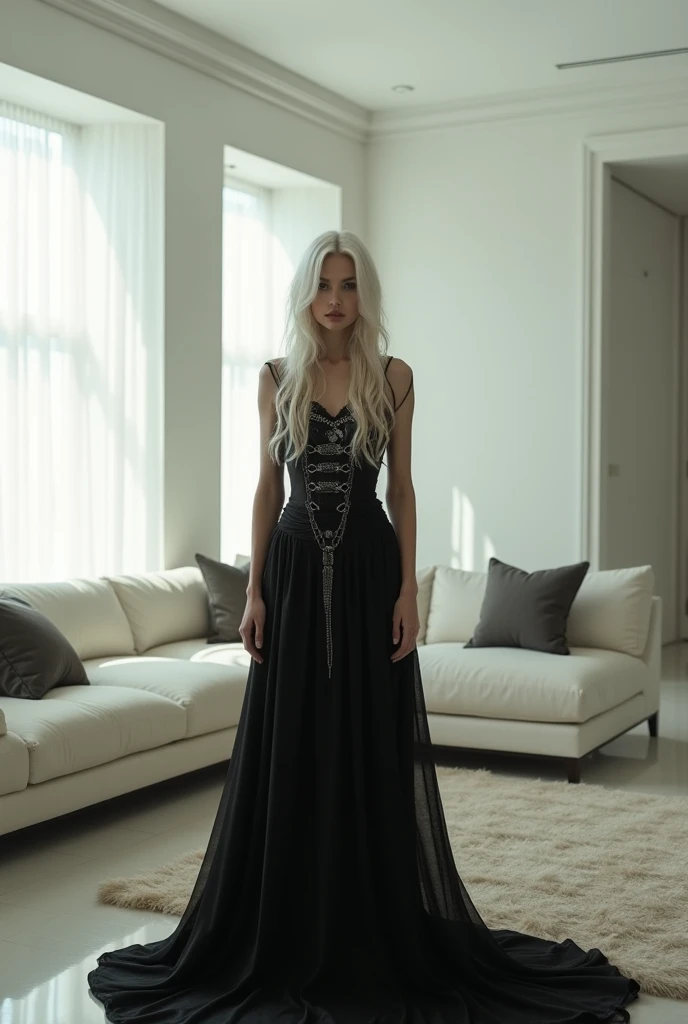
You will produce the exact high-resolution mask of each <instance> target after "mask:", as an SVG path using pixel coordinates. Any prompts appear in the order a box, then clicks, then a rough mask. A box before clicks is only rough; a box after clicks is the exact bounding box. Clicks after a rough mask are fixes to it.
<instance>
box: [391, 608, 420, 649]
mask: <svg viewBox="0 0 688 1024" xmlns="http://www.w3.org/2000/svg"><path fill="white" fill-rule="evenodd" d="M419 630H420V619H419V618H418V602H417V600H416V595H415V594H412V593H411V594H400V595H399V597H398V599H397V603H396V604H395V605H394V615H393V617H392V641H393V643H394V644H398V643H399V639H400V638H401V647H400V648H399V650H398V651H395V652H394V654H393V655H392V661H401V659H402V658H405V657H406V655H407V654H410V652H411V651H412V650H413V648H414V647H415V646H416V637H417V636H418V632H419Z"/></svg>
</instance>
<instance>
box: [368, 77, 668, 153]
mask: <svg viewBox="0 0 688 1024" xmlns="http://www.w3.org/2000/svg"><path fill="white" fill-rule="evenodd" d="M672 103H676V104H682V105H685V104H687V103H688V76H685V77H680V78H673V79H664V80H660V81H645V82H642V81H637V80H636V81H635V82H628V83H625V84H620V85H618V84H617V85H585V86H564V87H562V86H559V87H558V88H556V89H554V88H553V89H533V90H529V91H525V90H524V91H521V92H513V93H504V94H499V95H492V96H476V97H475V98H471V99H467V100H459V101H456V102H451V103H436V104H432V105H429V106H424V107H411V108H407V109H395V110H380V111H376V112H375V113H373V114H372V116H371V120H370V128H369V133H368V135H369V138H370V139H384V138H387V137H390V136H399V135H412V134H416V133H417V132H424V131H432V130H439V129H443V128H453V127H457V126H460V125H467V124H481V123H487V122H493V121H522V120H531V119H537V118H550V117H566V116H569V117H578V116H581V115H583V114H587V113H591V112H599V111H600V110H619V109H623V108H632V109H634V110H643V109H648V110H649V109H652V108H654V107H658V106H666V105H669V104H672Z"/></svg>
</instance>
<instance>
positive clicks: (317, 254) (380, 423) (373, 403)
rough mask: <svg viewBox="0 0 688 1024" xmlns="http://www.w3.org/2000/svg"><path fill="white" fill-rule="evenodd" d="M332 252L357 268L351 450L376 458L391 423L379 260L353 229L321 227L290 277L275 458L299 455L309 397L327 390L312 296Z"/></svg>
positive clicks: (271, 446)
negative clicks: (373, 258)
mask: <svg viewBox="0 0 688 1024" xmlns="http://www.w3.org/2000/svg"><path fill="white" fill-rule="evenodd" d="M331 253H343V254H344V255H346V256H350V257H351V259H352V260H353V262H354V266H355V268H356V290H357V295H358V318H357V320H356V322H355V324H354V326H353V331H352V334H351V338H350V342H349V358H350V360H351V378H350V385H349V401H348V407H349V408H350V409H351V411H352V413H353V415H354V417H355V419H356V424H357V425H356V430H355V433H354V435H353V438H352V445H353V453H354V456H355V458H356V460H357V461H360V457H361V456H363V457H364V458H365V459H367V460H368V462H370V463H372V464H373V465H379V464H380V462H381V460H382V455H383V453H384V451H385V448H386V447H387V444H388V441H389V436H390V433H391V430H392V426H393V424H394V405H393V403H392V400H391V399H390V396H389V393H388V391H387V389H386V388H385V361H384V357H385V355H386V353H387V348H388V345H389V335H388V333H387V330H386V327H385V322H384V314H383V311H382V290H381V288H380V279H379V277H378V274H377V270H376V269H375V264H374V263H373V260H372V257H371V255H370V253H369V252H368V250H367V249H366V247H365V245H364V244H363V242H361V240H360V239H359V238H358V237H357V236H356V235H354V234H351V233H350V232H348V231H343V232H341V233H339V232H336V231H327V232H325V233H324V234H322V235H319V237H318V238H316V239H315V240H314V241H313V242H312V243H311V244H310V245H309V247H308V249H307V250H306V252H305V253H304V254H303V257H302V259H301V262H300V263H299V266H298V267H297V270H296V273H295V275H294V278H293V281H292V283H291V288H290V290H289V296H288V302H287V326H286V333H285V339H286V355H285V358H284V359H283V360H282V362H281V365H280V385H279V388H278V389H277V396H276V398H275V407H276V411H277V423H276V425H275V430H274V431H273V434H272V437H271V438H270V441H269V442H268V452H269V454H270V457H271V458H272V460H273V461H274V462H282V461H285V462H287V461H290V460H291V459H297V458H298V457H299V456H300V455H301V454H302V453H303V451H304V450H305V447H306V443H307V440H308V423H309V417H310V412H311V403H312V402H313V401H314V400H315V396H316V393H318V392H319V391H322V384H323V383H324V377H325V375H324V372H323V370H322V368H321V367H320V365H319V363H318V358H319V357H322V356H323V355H325V352H326V348H325V345H324V343H323V341H322V340H321V338H320V334H319V331H318V324H317V322H316V320H315V318H314V316H313V314H312V312H311V303H312V302H313V300H314V299H315V296H316V294H317V292H318V287H319V284H320V276H321V273H322V265H323V262H324V260H325V257H326V256H329V255H330V254H331ZM318 377H319V378H320V379H319V380H318Z"/></svg>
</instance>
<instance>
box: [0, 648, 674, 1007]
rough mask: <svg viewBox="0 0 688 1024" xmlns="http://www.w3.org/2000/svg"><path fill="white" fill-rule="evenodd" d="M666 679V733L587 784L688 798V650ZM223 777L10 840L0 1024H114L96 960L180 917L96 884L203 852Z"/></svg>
mask: <svg viewBox="0 0 688 1024" xmlns="http://www.w3.org/2000/svg"><path fill="white" fill-rule="evenodd" d="M663 677H664V678H663V682H662V698H661V708H660V716H659V731H660V736H659V737H658V738H657V739H650V737H649V734H648V729H647V725H644V726H639V727H638V728H636V729H634V730H633V731H632V732H629V733H627V734H625V735H624V736H622V737H621V738H619V739H617V740H615V741H614V742H613V743H610V744H609V745H608V746H606V747H605V748H603V749H602V750H601V751H598V752H597V753H596V754H592V755H590V757H588V758H587V759H586V762H585V766H584V771H583V779H584V781H585V782H589V783H596V784H600V785H605V786H610V787H613V788H618V789H626V790H630V791H644V792H653V793H662V794H666V795H681V796H684V795H686V794H687V793H688V645H684V646H682V647H674V648H669V649H667V651H666V652H665V658H664V671H663ZM482 763H483V764H484V765H485V767H488V768H490V769H491V770H492V771H494V772H499V773H505V774H511V775H519V776H520V777H535V778H549V777H551V778H561V775H560V773H559V771H558V769H556V768H555V767H554V766H552V765H550V764H549V763H548V762H544V761H538V760H535V759H527V760H523V759H511V758H498V757H494V756H493V757H485V758H484V759H483V760H482ZM225 772H226V768H225V767H223V766H219V767H215V768H213V769H209V770H207V771H204V772H201V773H196V774H195V775H194V776H187V777H186V778H185V779H179V780H172V781H171V782H168V783H165V784H163V785H161V786H158V787H155V788H151V789H148V790H145V791H142V792H139V793H135V794H131V795H127V796H125V797H120V798H119V799H117V800H116V801H111V802H110V803H109V804H106V805H101V806H96V807H92V808H86V809H84V810H83V811H79V812H78V813H76V814H74V815H70V816H69V817H68V818H63V819H61V820H58V821H53V822H46V823H44V824H42V825H39V826H35V827H33V828H31V829H26V830H24V831H23V832H22V833H15V834H14V835H10V836H2V837H0V1024H95V1022H100V1024H102V1022H104V1021H105V1015H104V1012H103V1009H102V1007H101V1005H100V1003H98V1002H97V1001H96V1000H95V999H94V998H93V997H92V996H91V995H90V994H89V992H88V989H87V985H86V974H87V972H88V971H89V970H91V969H92V967H93V966H94V963H95V958H96V956H97V955H98V954H99V953H101V952H103V951H104V950H106V949H114V948H117V947H121V946H127V945H131V944H132V943H135V942H141V943H143V942H150V941H152V940H154V939H159V938H163V937H164V936H166V935H168V934H169V933H170V932H171V931H172V930H173V928H174V925H175V924H176V920H177V919H176V918H172V917H164V916H162V915H159V914H154V913H144V912H140V911H134V910H122V909H119V908H116V907H105V906H101V905H100V904H98V903H96V901H95V898H94V894H95V891H96V887H97V885H98V883H99V882H101V881H103V880H105V879H107V878H109V877H116V876H126V875H130V874H134V873H137V872H138V871H140V870H141V869H142V868H147V867H151V866H154V865H156V864H159V863H161V862H163V861H166V860H169V859H170V857H173V856H176V855H177V854H179V853H185V852H187V851H189V850H193V849H196V848H200V847H202V846H203V845H204V844H205V843H206V841H207V838H208V835H209V832H210V828H211V826H212V822H213V817H214V814H215V811H216V808H217V805H218V801H219V797H220V792H221V789H222V784H223V782H224V777H225ZM632 913H633V910H632V908H629V914H631V915H632ZM631 1016H632V1021H633V1024H679V1022H683V1024H685V1021H686V1020H688V1003H678V1002H675V1001H671V1000H663V999H655V998H651V997H649V996H641V998H640V999H639V1000H638V1002H637V1003H635V1004H633V1006H632V1007H631ZM505 1024H506V1022H505Z"/></svg>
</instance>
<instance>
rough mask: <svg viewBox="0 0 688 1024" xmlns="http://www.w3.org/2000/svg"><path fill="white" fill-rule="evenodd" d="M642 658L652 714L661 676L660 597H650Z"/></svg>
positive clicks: (648, 710) (656, 703) (655, 704)
mask: <svg viewBox="0 0 688 1024" xmlns="http://www.w3.org/2000/svg"><path fill="white" fill-rule="evenodd" d="M642 660H643V661H644V662H645V664H646V665H647V667H648V671H649V676H650V678H649V682H648V685H647V687H646V689H645V704H646V709H647V713H648V714H649V715H651V714H654V712H655V711H657V710H658V709H659V683H660V680H661V678H662V599H661V597H653V598H652V608H651V611H650V628H649V630H648V634H647V643H646V645H645V650H644V651H643V656H642Z"/></svg>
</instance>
